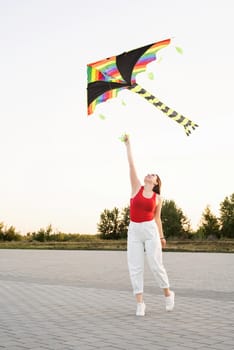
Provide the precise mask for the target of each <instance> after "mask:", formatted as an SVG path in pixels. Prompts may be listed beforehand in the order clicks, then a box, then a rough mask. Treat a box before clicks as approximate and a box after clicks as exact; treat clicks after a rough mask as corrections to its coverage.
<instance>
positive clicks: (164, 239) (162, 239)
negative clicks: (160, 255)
mask: <svg viewBox="0 0 234 350" xmlns="http://www.w3.org/2000/svg"><path fill="white" fill-rule="evenodd" d="M160 240H161V244H162V248H166V245H167V241H166V238H165V237H163V238H160Z"/></svg>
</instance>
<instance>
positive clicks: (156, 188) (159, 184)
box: [153, 175, 162, 194]
mask: <svg viewBox="0 0 234 350" xmlns="http://www.w3.org/2000/svg"><path fill="white" fill-rule="evenodd" d="M156 176H157V181H158V183H157V185H155V186H154V188H153V191H154V192H155V193H157V194H160V192H161V186H162V181H161V179H160V177H159V176H158V175H156Z"/></svg>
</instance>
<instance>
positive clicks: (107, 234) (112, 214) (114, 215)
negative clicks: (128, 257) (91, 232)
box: [97, 207, 120, 239]
mask: <svg viewBox="0 0 234 350" xmlns="http://www.w3.org/2000/svg"><path fill="white" fill-rule="evenodd" d="M119 220H120V211H119V209H118V208H116V207H114V209H112V210H109V209H104V211H103V212H102V213H101V215H100V222H99V223H98V225H97V226H98V232H99V233H100V237H101V238H103V239H119V238H120V230H119Z"/></svg>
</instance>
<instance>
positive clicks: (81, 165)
mask: <svg viewBox="0 0 234 350" xmlns="http://www.w3.org/2000/svg"><path fill="white" fill-rule="evenodd" d="M233 15H234V2H233V1H232V0H222V1H219V0H205V1H204V0H196V1H188V0H163V1H159V0H148V1H147V2H142V1H139V0H128V1H126V0H119V1H118V2H116V1H110V0H108V1H107V0H100V1H96V0H95V1H88V2H87V1H83V2H81V1H75V0H46V1H45V0H31V1H29V0H20V1H19V0H0V96H1V97H0V101H1V102H0V123H1V136H0V159H1V176H0V179H1V180H0V222H4V224H5V225H7V226H10V225H13V226H14V227H15V228H16V229H17V231H19V232H20V233H22V234H26V233H27V232H32V231H36V230H39V229H40V228H42V227H43V228H44V227H46V226H48V225H50V224H51V225H52V227H53V228H54V229H55V230H59V231H62V232H64V233H81V234H96V233H97V223H98V222H99V220H100V214H101V212H102V211H103V210H104V209H110V210H111V209H113V208H114V207H118V208H120V209H121V208H123V207H125V206H126V205H128V204H129V197H130V192H131V189H130V181H129V173H128V164H127V159H126V152H125V146H124V144H123V143H122V142H121V141H120V140H119V136H120V135H122V134H123V133H125V132H126V133H128V134H129V135H130V138H131V142H132V150H133V155H134V160H135V163H136V168H137V171H138V176H139V178H140V179H141V180H142V182H143V179H144V176H145V174H148V173H152V172H153V173H155V172H156V173H158V174H159V175H160V177H161V179H162V184H163V187H162V196H163V198H165V199H168V200H174V201H175V202H176V204H177V206H178V207H179V208H181V209H182V210H183V212H184V213H185V215H187V217H188V218H189V219H190V220H191V224H192V227H193V228H194V229H196V227H197V225H199V222H200V219H201V215H202V212H203V211H204V209H205V207H206V206H207V205H209V206H210V208H211V210H212V212H213V213H214V214H215V215H217V216H218V215H219V207H220V203H221V202H222V201H223V200H224V198H225V197H226V196H230V195H231V194H232V193H233V192H234V186H233V182H234V181H233V179H234V166H233V154H234V152H233V151H234V138H233V128H234V109H233V105H232V101H233V81H234V65H233V62H234V45H233V36H232V33H233V32H234V28H233V27H234V24H233ZM167 38H173V41H172V45H170V46H169V47H168V48H166V49H164V50H161V51H160V52H159V55H158V57H159V58H160V60H158V61H157V62H153V63H151V64H150V65H149V66H148V67H147V71H146V72H145V73H142V74H140V75H139V76H138V77H137V82H138V83H139V84H141V85H142V86H144V88H145V89H147V90H148V91H150V92H151V93H152V94H154V95H155V96H157V97H158V98H160V99H161V100H162V101H163V102H165V103H166V104H167V105H169V106H171V107H172V108H174V109H175V110H176V111H178V112H179V113H181V114H183V115H186V116H188V118H190V119H192V120H193V121H195V122H196V123H197V124H199V128H197V129H196V130H195V131H194V132H193V133H192V134H191V135H190V136H189V137H187V136H186V135H185V133H184V130H183V128H182V127H181V126H180V125H179V124H177V123H175V122H174V121H172V120H170V119H169V118H168V117H165V116H164V114H163V113H162V112H160V111H159V110H158V109H156V108H155V107H154V106H152V105H151V104H150V103H148V102H147V101H145V100H144V99H142V98H141V97H140V96H138V95H137V94H134V93H132V92H130V91H127V90H126V91H124V92H121V93H120V94H119V95H118V98H116V99H112V100H110V101H108V102H105V103H102V104H99V105H98V106H97V108H96V110H95V113H94V114H93V115H91V116H87V105H86V103H87V93H86V88H87V76H86V65H87V63H90V62H95V61H98V60H101V59H103V58H106V57H110V56H113V55H117V54H120V53H122V52H124V51H129V50H131V49H134V48H137V47H140V46H144V45H147V44H150V43H153V42H156V41H159V40H164V39H167ZM175 46H179V47H181V48H182V49H183V55H180V54H179V53H178V52H177V51H176V50H175ZM149 72H153V74H154V77H155V78H154V80H150V79H149V78H148V73H149ZM122 101H124V102H125V106H123V104H122ZM100 114H103V115H104V116H105V120H102V119H100V117H99V115H100Z"/></svg>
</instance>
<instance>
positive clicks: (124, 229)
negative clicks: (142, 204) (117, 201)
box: [119, 205, 130, 238]
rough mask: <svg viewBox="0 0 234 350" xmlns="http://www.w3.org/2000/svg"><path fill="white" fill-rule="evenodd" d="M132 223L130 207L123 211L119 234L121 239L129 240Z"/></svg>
mask: <svg viewBox="0 0 234 350" xmlns="http://www.w3.org/2000/svg"><path fill="white" fill-rule="evenodd" d="M129 223H130V217H129V205H128V206H127V207H125V208H123V209H122V211H121V217H120V222H119V234H120V238H127V235H128V226H129Z"/></svg>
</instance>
